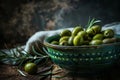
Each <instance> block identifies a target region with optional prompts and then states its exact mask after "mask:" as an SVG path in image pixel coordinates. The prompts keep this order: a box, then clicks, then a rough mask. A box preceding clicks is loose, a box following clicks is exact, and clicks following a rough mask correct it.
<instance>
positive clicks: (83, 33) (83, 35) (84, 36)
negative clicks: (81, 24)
mask: <svg viewBox="0 0 120 80" xmlns="http://www.w3.org/2000/svg"><path fill="white" fill-rule="evenodd" d="M77 35H79V36H82V37H83V38H87V33H86V32H85V31H80V32H78V34H77Z"/></svg>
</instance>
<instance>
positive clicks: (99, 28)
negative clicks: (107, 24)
mask: <svg viewBox="0 0 120 80" xmlns="http://www.w3.org/2000/svg"><path fill="white" fill-rule="evenodd" d="M91 28H92V29H93V30H94V32H95V34H97V33H100V32H101V26H100V25H94V26H92V27H91Z"/></svg>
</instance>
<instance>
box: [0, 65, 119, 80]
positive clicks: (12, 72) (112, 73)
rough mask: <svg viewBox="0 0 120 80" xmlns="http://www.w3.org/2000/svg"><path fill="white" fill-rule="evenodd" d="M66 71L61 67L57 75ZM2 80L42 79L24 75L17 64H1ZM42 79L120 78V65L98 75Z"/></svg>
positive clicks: (61, 74)
mask: <svg viewBox="0 0 120 80" xmlns="http://www.w3.org/2000/svg"><path fill="white" fill-rule="evenodd" d="M58 68H59V67H58V66H57V65H54V69H53V71H57V69H58ZM40 69H41V70H42V69H44V67H40ZM65 73H66V71H65V70H62V69H61V73H60V74H57V76H59V75H60V76H63V75H64V74H65ZM0 80H41V79H40V76H39V75H27V76H26V77H24V76H22V75H21V74H20V73H19V72H18V71H17V68H16V66H11V65H5V64H1V65H0ZM42 80H120V66H119V65H117V66H114V67H112V68H111V69H109V70H108V72H104V73H103V74H101V75H97V76H89V75H88V76H87V77H80V76H79V77H74V76H67V77H64V78H60V79H58V78H51V77H47V78H44V79H42Z"/></svg>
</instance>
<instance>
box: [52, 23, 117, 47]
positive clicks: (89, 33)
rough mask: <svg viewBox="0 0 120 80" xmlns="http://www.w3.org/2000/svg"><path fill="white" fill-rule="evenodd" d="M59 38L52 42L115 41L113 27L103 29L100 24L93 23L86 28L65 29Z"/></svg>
mask: <svg viewBox="0 0 120 80" xmlns="http://www.w3.org/2000/svg"><path fill="white" fill-rule="evenodd" d="M59 35H60V38H59V40H53V41H51V44H54V45H62V46H81V45H100V44H108V43H113V42H115V39H114V31H113V30H112V29H106V30H102V27H101V26H100V25H97V24H96V25H93V26H91V27H90V28H87V29H84V28H83V27H81V26H76V27H74V28H73V30H72V31H70V30H68V29H65V30H63V31H61V32H60V34H59Z"/></svg>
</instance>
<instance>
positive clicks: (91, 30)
mask: <svg viewBox="0 0 120 80" xmlns="http://www.w3.org/2000/svg"><path fill="white" fill-rule="evenodd" d="M86 32H87V34H88V35H89V36H94V35H95V34H96V33H95V31H94V30H93V29H92V28H88V29H87V30H86Z"/></svg>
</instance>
